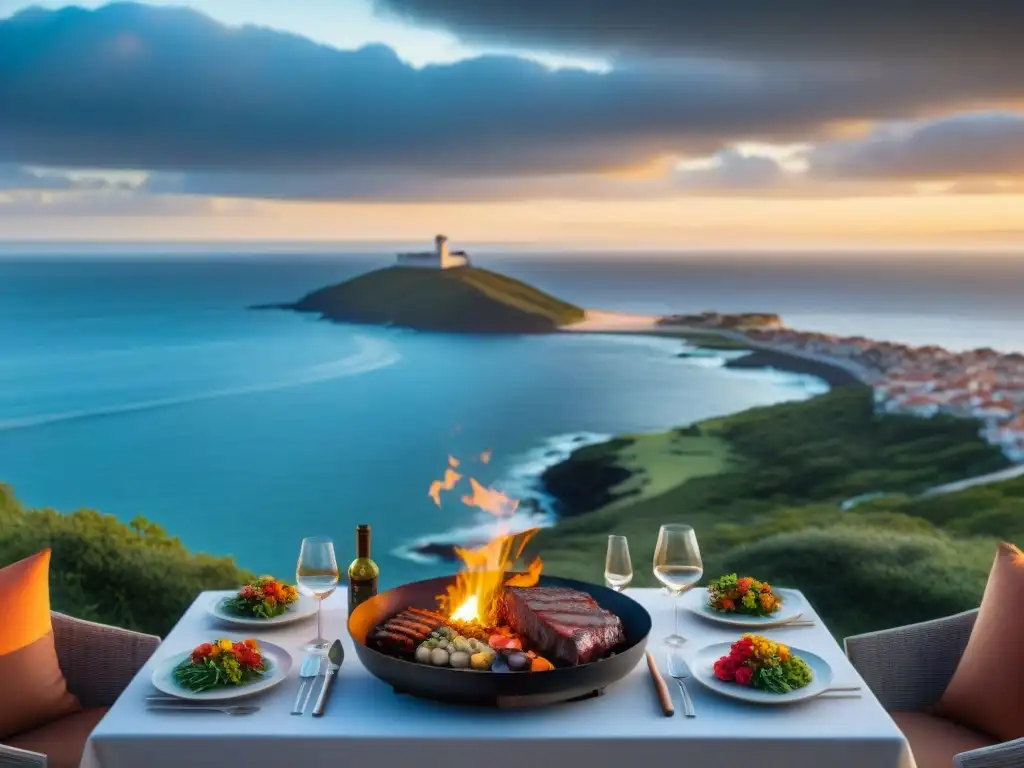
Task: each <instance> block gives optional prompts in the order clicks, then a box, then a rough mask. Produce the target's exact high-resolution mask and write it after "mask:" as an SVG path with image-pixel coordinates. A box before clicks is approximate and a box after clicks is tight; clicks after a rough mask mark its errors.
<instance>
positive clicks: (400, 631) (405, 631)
mask: <svg viewBox="0 0 1024 768" xmlns="http://www.w3.org/2000/svg"><path fill="white" fill-rule="evenodd" d="M378 629H380V631H381V632H390V633H391V634H393V635H401V636H402V637H407V638H409V639H410V640H412V641H413V642H417V643H419V642H422V641H423V640H426V639H427V636H428V635H429V634H430V633H429V632H428V633H427V634H423V633H421V632H418V631H416V630H415V629H409V628H408V627H404V626H402V625H401V624H394V623H392V622H390V621H389V622H388V623H387V624H383V625H381V626H380V627H378Z"/></svg>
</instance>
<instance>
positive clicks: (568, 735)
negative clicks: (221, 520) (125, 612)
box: [81, 588, 915, 768]
mask: <svg viewBox="0 0 1024 768" xmlns="http://www.w3.org/2000/svg"><path fill="white" fill-rule="evenodd" d="M228 594H230V593H227V592H204V593H202V594H200V595H199V596H198V597H197V598H196V600H195V601H194V603H193V604H192V605H191V607H190V608H189V609H188V610H187V611H186V613H185V614H184V615H183V616H182V617H181V619H180V621H179V622H178V623H177V625H176V626H175V627H174V628H173V629H172V630H171V632H170V633H169V634H168V635H167V637H166V639H165V640H164V641H163V643H162V644H161V646H160V647H159V649H158V650H157V652H156V653H155V654H154V656H153V657H152V658H151V659H150V660H149V661H148V662H147V664H146V665H145V666H144V667H143V669H142V670H141V671H140V672H139V674H138V675H137V676H136V677H135V679H134V680H133V681H132V682H131V684H130V685H129V686H128V688H127V689H126V690H125V691H124V693H123V694H122V695H121V697H120V698H119V699H118V700H117V702H116V703H115V704H114V706H113V707H112V708H111V709H110V711H109V712H108V713H107V715H106V716H105V717H104V718H103V720H102V721H101V722H100V723H99V725H98V726H97V728H96V729H95V731H94V732H93V733H92V735H91V737H90V738H89V740H88V743H87V744H86V748H85V752H84V755H83V758H82V763H81V768H143V767H144V768H232V767H233V766H239V767H240V768H241V767H243V766H244V768H278V767H281V768H290V767H291V766H296V767H298V768H339V766H361V768H370V767H372V766H381V768H399V767H402V768H442V767H443V768H457V767H458V768H461V767H462V766H466V767H467V768H468V767H470V766H472V767H473V768H583V767H584V766H587V768H597V767H602V768H603V767H605V766H607V767H608V768H619V767H621V768H634V767H635V766H658V765H685V766H686V768H749V767H750V766H751V765H756V766H758V767H759V768H915V764H914V759H913V756H912V754H911V752H910V748H909V746H908V744H907V742H906V740H905V738H904V737H903V735H902V733H901V732H900V730H899V729H898V728H897V726H896V724H895V723H894V722H893V720H892V718H891V717H890V716H889V715H888V713H886V711H885V710H884V709H883V708H882V706H881V704H880V703H879V702H878V700H877V699H876V698H875V697H874V695H873V694H872V693H871V691H870V690H869V689H868V687H867V686H866V685H865V684H864V681H863V680H862V679H861V678H860V676H859V675H858V674H857V672H856V670H855V669H854V667H853V666H852V665H851V664H850V662H849V661H848V660H847V658H846V656H845V654H844V652H843V650H842V648H841V647H840V646H839V644H838V643H837V642H836V640H835V638H833V636H832V634H831V633H830V632H829V630H828V628H827V627H826V626H825V625H824V623H823V622H822V621H821V619H820V617H819V616H818V614H817V613H816V612H815V610H814V608H813V606H812V605H810V603H808V602H807V601H806V599H805V610H804V614H803V616H802V617H801V620H802V622H803V623H802V624H801V625H799V626H797V625H790V626H782V627H778V628H772V629H762V630H759V633H760V634H764V635H765V636H767V637H769V638H770V639H772V640H776V641H778V642H782V643H785V644H787V645H789V646H790V647H791V648H793V649H795V652H797V653H798V652H799V649H804V650H806V651H809V652H811V653H814V654H817V655H818V656H820V657H821V658H823V659H825V660H826V661H827V662H828V665H829V666H830V667H831V669H832V673H833V680H832V685H833V686H835V687H842V688H847V689H856V690H854V691H852V692H849V693H847V694H846V695H835V696H829V695H823V696H820V697H816V698H813V699H810V700H807V701H804V702H800V703H792V704H785V705H782V704H777V705H766V704H754V703H747V702H742V701H737V700H735V699H732V698H729V697H726V696H723V695H721V694H720V693H719V692H716V691H713V690H710V689H709V688H707V687H705V686H704V685H702V684H700V683H699V682H698V681H697V680H695V679H693V678H692V677H691V678H688V679H686V680H685V681H684V682H685V685H686V687H687V689H688V691H689V692H690V695H691V699H692V704H693V708H694V711H695V713H696V717H684V716H683V707H682V698H681V693H680V691H679V690H678V688H677V686H676V685H675V682H674V680H673V679H672V678H671V677H670V676H669V671H668V652H669V650H670V649H669V647H668V646H666V645H665V644H664V642H663V638H664V637H665V636H667V635H669V634H670V633H671V632H672V631H673V629H674V619H673V604H672V599H671V598H670V597H669V596H668V595H666V594H665V593H664V592H663V591H662V590H660V589H648V588H635V589H634V588H630V589H627V590H626V591H625V594H626V595H628V596H630V597H632V598H633V599H634V600H636V601H637V602H639V603H640V604H642V605H643V606H644V607H645V608H646V609H647V611H648V612H649V613H650V615H651V618H652V623H653V628H652V630H651V632H650V635H649V637H648V645H647V648H648V650H650V651H651V653H652V655H653V658H654V661H655V664H656V667H657V668H658V670H659V671H660V673H661V675H663V676H664V681H665V682H666V684H667V686H668V689H669V691H670V692H671V693H672V695H673V696H674V697H675V698H674V705H675V715H674V716H671V717H667V716H665V715H664V712H663V709H662V705H661V703H660V701H659V698H658V696H657V695H656V690H655V685H654V683H653V677H652V674H651V671H650V670H649V668H648V664H647V663H644V662H643V661H641V662H640V663H639V664H637V666H636V667H635V668H634V669H633V670H632V671H631V672H630V673H629V674H627V675H626V676H625V677H624V678H622V679H621V680H620V681H619V682H617V683H614V684H612V685H610V686H608V687H607V688H606V689H605V691H604V693H603V695H600V696H595V697H592V698H589V699H586V700H580V701H574V702H567V703H560V704H552V705H549V706H545V707H538V708H532V709H531V708H524V709H503V708H497V707H480V706H476V707H474V706H462V705H453V704H446V703H443V702H440V701H433V700H428V699H420V698H414V697H411V696H408V695H404V694H400V693H396V692H395V691H394V690H393V689H392V688H391V687H390V686H388V685H387V684H386V683H384V682H382V681H381V680H379V679H377V678H376V677H374V676H373V675H372V674H370V672H369V671H367V669H366V668H365V667H364V666H363V665H362V664H361V663H360V661H359V658H358V657H357V655H356V652H355V649H354V647H353V640H352V638H351V637H350V636H349V634H348V631H347V626H346V623H347V622H346V619H347V607H346V599H345V595H344V594H343V593H341V592H340V591H339V592H337V593H335V594H334V595H332V596H331V597H329V598H328V599H326V600H325V601H324V604H323V615H322V622H323V629H324V636H325V637H329V638H331V639H334V638H340V639H341V642H342V644H343V647H344V650H345V656H344V663H343V664H342V666H341V668H340V670H339V671H338V674H337V677H336V680H335V682H334V686H333V689H332V690H331V691H330V695H329V698H328V700H327V704H326V709H325V711H324V713H323V716H322V717H312V716H311V715H310V712H309V709H307V711H306V714H304V715H300V716H296V715H292V714H291V711H292V706H293V703H294V701H295V698H296V694H297V692H298V690H299V684H300V678H299V671H300V667H301V662H302V660H303V658H304V657H305V655H306V652H305V651H304V650H303V645H304V643H305V642H306V641H308V640H310V639H311V638H312V636H313V635H314V634H315V630H316V619H315V618H311V619H306V620H303V621H299V622H296V623H292V624H286V625H282V626H278V627H273V628H260V629H258V630H252V629H238V628H233V627H230V626H225V625H224V624H222V623H220V622H218V620H217V619H215V618H214V617H213V615H212V614H211V612H210V607H211V605H213V604H214V603H215V602H217V601H218V600H220V599H222V598H223V597H225V596H226V595H228ZM801 597H802V596H801ZM679 630H680V633H681V634H682V635H683V636H684V637H685V638H686V640H687V642H686V643H685V644H684V645H683V646H682V647H681V649H680V652H681V654H682V657H683V658H684V659H687V660H689V661H691V662H692V660H693V659H694V658H696V656H697V653H698V651H699V650H700V649H702V648H704V647H706V646H708V645H711V644H714V643H724V642H731V641H734V640H737V639H739V637H740V636H741V634H742V633H743V631H744V630H743V629H741V628H737V627H734V626H726V625H723V624H719V623H716V622H713V621H711V620H709V619H707V618H705V617H702V616H700V615H698V613H697V612H694V611H688V610H680V617H679ZM219 637H228V638H231V639H234V640H238V639H243V638H248V637H254V638H256V639H257V640H264V641H266V642H267V643H273V644H275V645H277V646H280V647H282V648H284V649H286V650H287V651H288V652H289V653H290V654H291V655H292V658H293V664H292V665H291V669H290V670H289V673H288V676H287V678H286V679H285V680H284V681H283V682H281V683H280V684H279V685H277V686H275V687H274V688H272V689H270V690H266V691H262V692H260V693H257V694H253V695H251V696H249V697H247V698H246V699H244V700H243V703H245V704H247V705H252V706H258V707H259V710H258V711H256V712H254V713H253V714H248V715H245V716H234V717H232V716H228V715H225V714H222V713H220V712H210V711H165V710H152V709H149V708H147V703H146V702H147V697H150V696H153V695H155V694H157V693H158V691H157V690H156V688H154V686H153V682H152V678H153V671H154V669H155V668H157V666H158V665H160V664H161V663H162V662H165V661H166V659H168V658H169V657H172V656H175V655H177V654H181V653H182V652H186V651H189V650H191V649H192V648H193V647H195V646H196V645H198V644H200V643H203V642H209V641H211V640H212V639H216V638H219ZM481 674H484V673H481ZM494 674H499V673H494ZM517 674H545V673H543V672H524V673H517ZM314 698H315V695H314Z"/></svg>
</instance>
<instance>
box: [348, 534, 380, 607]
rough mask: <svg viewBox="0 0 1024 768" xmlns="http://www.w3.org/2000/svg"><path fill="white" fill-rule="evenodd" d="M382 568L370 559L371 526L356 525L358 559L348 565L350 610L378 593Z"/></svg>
mask: <svg viewBox="0 0 1024 768" xmlns="http://www.w3.org/2000/svg"><path fill="white" fill-rule="evenodd" d="M379 578H380V569H379V568H378V567H377V564H376V563H375V562H373V560H372V559H370V526H369V525H366V524H365V523H364V524H362V525H359V526H357V527H356V559H355V560H353V561H352V565H350V566H349V567H348V612H349V615H350V616H351V615H352V611H354V610H355V609H356V608H357V607H358V606H359V605H360V604H362V603H364V602H366V601H367V600H369V599H370V598H371V597H373V596H374V595H376V594H377V580H378V579H379Z"/></svg>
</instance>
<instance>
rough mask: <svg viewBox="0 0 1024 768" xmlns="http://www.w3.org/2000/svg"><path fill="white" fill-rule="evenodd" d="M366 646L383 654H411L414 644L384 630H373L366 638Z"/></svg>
mask: <svg viewBox="0 0 1024 768" xmlns="http://www.w3.org/2000/svg"><path fill="white" fill-rule="evenodd" d="M366 640H367V645H369V646H371V647H373V648H376V649H377V650H379V651H383V652H385V653H392V654H394V653H412V652H413V649H414V648H415V647H416V644H415V642H414V641H413V640H412V639H410V638H408V637H406V636H404V635H399V634H395V633H394V632H389V631H387V630H385V629H375V630H374V631H373V632H371V633H370V635H369V637H367V638H366Z"/></svg>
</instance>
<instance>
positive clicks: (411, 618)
mask: <svg viewBox="0 0 1024 768" xmlns="http://www.w3.org/2000/svg"><path fill="white" fill-rule="evenodd" d="M444 623H445V622H444V618H443V617H442V616H441V615H440V614H436V613H434V612H433V611H426V610H422V609H418V608H409V609H407V610H404V611H402V612H401V613H399V614H398V615H396V616H392V617H391V618H390V619H388V620H387V621H385V622H384V623H383V624H381V625H380V626H378V627H376V628H375V629H374V630H373V631H372V632H370V633H369V634H368V635H367V636H366V644H367V645H368V646H369V647H370V648H374V649H376V650H378V651H381V652H382V653H387V654H389V655H391V656H411V655H412V654H414V653H415V652H416V646H417V645H419V644H420V643H422V642H423V641H424V640H426V639H427V638H428V637H429V636H430V633H431V632H433V631H434V630H435V629H437V628H438V627H440V626H442V625H443V624H444Z"/></svg>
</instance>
